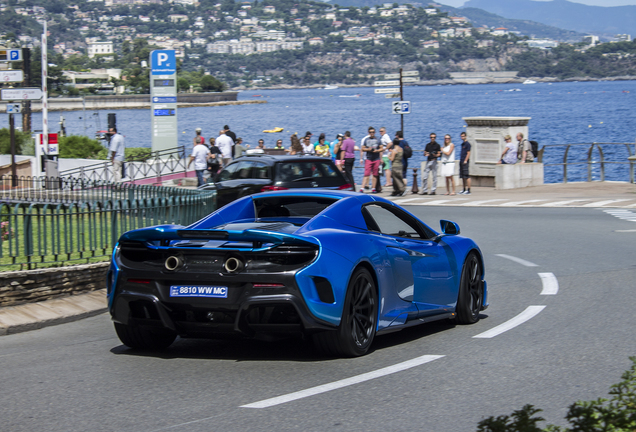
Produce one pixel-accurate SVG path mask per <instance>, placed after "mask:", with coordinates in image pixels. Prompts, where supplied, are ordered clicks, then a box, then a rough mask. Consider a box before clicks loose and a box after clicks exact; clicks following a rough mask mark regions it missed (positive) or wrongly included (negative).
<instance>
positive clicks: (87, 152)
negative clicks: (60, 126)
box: [59, 135, 104, 159]
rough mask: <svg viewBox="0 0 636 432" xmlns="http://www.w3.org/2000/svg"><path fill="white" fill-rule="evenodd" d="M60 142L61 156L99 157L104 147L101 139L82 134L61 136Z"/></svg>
mask: <svg viewBox="0 0 636 432" xmlns="http://www.w3.org/2000/svg"><path fill="white" fill-rule="evenodd" d="M59 143H60V146H59V147H60V157H61V158H79V159H97V158H98V155H99V153H100V152H101V151H102V150H103V149H104V146H103V145H101V144H100V143H99V141H97V140H95V139H90V138H89V137H87V136H80V135H71V136H66V137H60V139H59Z"/></svg>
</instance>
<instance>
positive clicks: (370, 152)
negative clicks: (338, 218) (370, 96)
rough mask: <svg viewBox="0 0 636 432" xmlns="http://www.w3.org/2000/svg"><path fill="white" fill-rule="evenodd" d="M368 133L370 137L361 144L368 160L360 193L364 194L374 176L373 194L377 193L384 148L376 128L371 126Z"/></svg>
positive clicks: (365, 138)
mask: <svg viewBox="0 0 636 432" xmlns="http://www.w3.org/2000/svg"><path fill="white" fill-rule="evenodd" d="M368 131H369V135H367V136H365V137H364V138H362V141H361V142H360V149H361V151H363V152H364V153H366V155H367V160H366V161H365V163H364V177H362V187H361V189H360V192H364V188H365V186H366V185H367V183H368V182H369V177H370V176H373V180H372V181H371V193H377V190H378V177H379V169H380V157H381V155H382V152H383V151H384V146H383V145H382V141H380V138H379V137H377V136H375V128H374V127H373V126H369V129H368Z"/></svg>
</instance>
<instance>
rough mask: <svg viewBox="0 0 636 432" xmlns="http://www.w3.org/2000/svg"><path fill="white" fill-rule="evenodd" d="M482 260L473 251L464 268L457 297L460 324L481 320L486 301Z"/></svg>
mask: <svg viewBox="0 0 636 432" xmlns="http://www.w3.org/2000/svg"><path fill="white" fill-rule="evenodd" d="M481 277H482V269H481V261H480V260H479V257H478V256H477V254H476V253H474V252H471V253H470V254H469V255H468V257H467V258H466V261H464V267H463V268H462V276H461V279H460V281H459V297H458V299H457V321H458V322H459V323H460V324H474V323H476V322H477V321H479V312H480V311H481V307H482V305H483V302H484V284H483V282H482V280H481Z"/></svg>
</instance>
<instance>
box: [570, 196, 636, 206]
mask: <svg viewBox="0 0 636 432" xmlns="http://www.w3.org/2000/svg"><path fill="white" fill-rule="evenodd" d="M622 201H629V199H628V198H623V199H613V200H606V201H596V202H591V203H587V204H583V205H582V206H581V207H603V206H604V205H607V204H615V203H617V202H622Z"/></svg>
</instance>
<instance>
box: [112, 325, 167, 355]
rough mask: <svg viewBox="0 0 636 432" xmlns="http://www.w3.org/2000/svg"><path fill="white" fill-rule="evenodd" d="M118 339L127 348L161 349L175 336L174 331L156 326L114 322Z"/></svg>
mask: <svg viewBox="0 0 636 432" xmlns="http://www.w3.org/2000/svg"><path fill="white" fill-rule="evenodd" d="M114 324H115V331H116V332H117V336H119V340H120V341H121V342H122V343H123V344H124V345H126V346H127V347H129V348H133V349H140V350H149V351H153V350H162V349H165V348H168V347H169V346H170V345H171V344H172V342H174V340H175V339H176V338H177V335H176V333H174V332H172V331H170V330H167V329H163V328H158V327H147V326H139V325H134V324H121V323H114Z"/></svg>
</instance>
